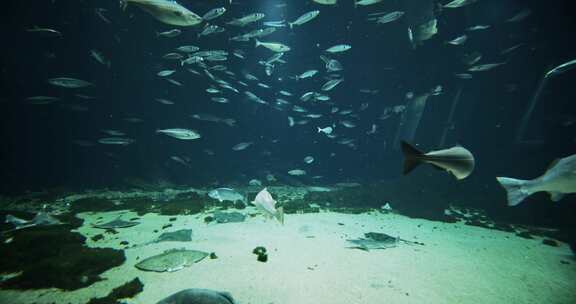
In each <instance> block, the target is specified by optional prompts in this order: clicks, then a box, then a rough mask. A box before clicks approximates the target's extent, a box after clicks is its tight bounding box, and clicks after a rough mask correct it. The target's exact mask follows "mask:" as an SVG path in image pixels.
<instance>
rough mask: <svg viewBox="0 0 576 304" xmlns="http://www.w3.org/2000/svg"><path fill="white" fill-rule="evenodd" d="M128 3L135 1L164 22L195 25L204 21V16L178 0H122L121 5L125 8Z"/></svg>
mask: <svg viewBox="0 0 576 304" xmlns="http://www.w3.org/2000/svg"><path fill="white" fill-rule="evenodd" d="M128 3H133V4H134V5H136V6H138V7H140V8H141V9H142V10H144V11H146V12H147V13H149V14H150V15H152V17H154V18H156V20H158V21H160V22H162V23H166V24H170V25H177V26H194V25H197V24H200V23H201V22H202V17H200V16H198V15H196V14H195V13H193V12H191V11H190V10H188V9H187V8H185V7H183V6H182V5H180V4H178V2H176V1H168V0H120V7H121V8H123V9H124V8H126V6H127V5H128Z"/></svg>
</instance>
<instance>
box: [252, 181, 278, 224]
mask: <svg viewBox="0 0 576 304" xmlns="http://www.w3.org/2000/svg"><path fill="white" fill-rule="evenodd" d="M276 203H277V202H276V201H275V200H274V198H272V195H271V194H270V192H268V189H267V188H264V189H262V191H260V192H258V194H257V195H256V198H255V199H254V201H252V204H253V205H254V206H256V208H258V210H260V212H262V213H263V214H264V215H265V216H266V217H274V218H276V219H277V220H278V221H279V222H280V223H282V224H284V208H283V207H279V208H276Z"/></svg>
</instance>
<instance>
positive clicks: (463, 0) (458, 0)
mask: <svg viewBox="0 0 576 304" xmlns="http://www.w3.org/2000/svg"><path fill="white" fill-rule="evenodd" d="M476 1H477V0H453V1H451V2H449V3H447V4H445V5H444V7H445V8H458V7H463V6H466V5H469V4H472V3H474V2H476Z"/></svg>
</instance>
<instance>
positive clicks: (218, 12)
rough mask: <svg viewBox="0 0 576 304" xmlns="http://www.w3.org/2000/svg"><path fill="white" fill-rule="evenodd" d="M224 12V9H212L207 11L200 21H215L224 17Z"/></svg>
mask: <svg viewBox="0 0 576 304" xmlns="http://www.w3.org/2000/svg"><path fill="white" fill-rule="evenodd" d="M225 12H226V8H225V7H217V8H213V9H211V10H209V11H208V12H207V13H206V14H204V16H202V19H204V21H209V20H212V19H216V18H218V17H220V16H222V15H224V13H225Z"/></svg>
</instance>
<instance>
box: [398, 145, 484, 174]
mask: <svg viewBox="0 0 576 304" xmlns="http://www.w3.org/2000/svg"><path fill="white" fill-rule="evenodd" d="M401 144H402V153H403V154H404V174H408V173H410V172H411V171H412V170H414V168H416V167H418V165H420V164H422V163H428V164H431V165H433V166H435V167H437V168H441V169H443V170H446V171H448V172H450V173H452V174H453V175H454V177H456V178H457V179H459V180H460V179H464V178H466V177H468V176H469V175H470V174H471V173H472V171H474V166H475V160H474V155H472V153H470V151H468V150H467V149H465V148H463V147H461V146H455V147H452V148H449V149H443V150H437V151H431V152H428V153H424V152H421V151H419V150H418V149H416V148H414V147H413V146H411V145H410V144H408V143H406V142H404V141H402V142H401Z"/></svg>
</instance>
